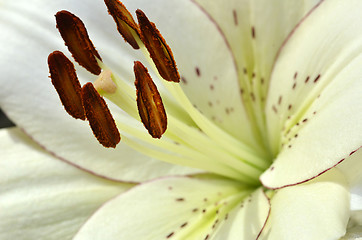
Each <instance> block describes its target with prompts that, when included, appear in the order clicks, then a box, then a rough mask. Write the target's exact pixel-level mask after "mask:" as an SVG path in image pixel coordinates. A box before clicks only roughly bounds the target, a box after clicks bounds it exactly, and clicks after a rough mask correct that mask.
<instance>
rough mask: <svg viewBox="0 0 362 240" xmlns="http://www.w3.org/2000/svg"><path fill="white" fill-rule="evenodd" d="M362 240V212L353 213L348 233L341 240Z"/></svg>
mask: <svg viewBox="0 0 362 240" xmlns="http://www.w3.org/2000/svg"><path fill="white" fill-rule="evenodd" d="M358 239H359V240H360V239H362V210H358V211H352V212H351V217H350V219H349V222H348V226H347V233H346V235H344V236H343V237H342V238H341V240H358Z"/></svg>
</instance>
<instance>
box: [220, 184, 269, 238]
mask: <svg viewBox="0 0 362 240" xmlns="http://www.w3.org/2000/svg"><path fill="white" fill-rule="evenodd" d="M269 211H270V203H269V200H268V198H267V197H266V196H265V194H264V192H263V190H262V189H261V188H259V189H258V190H256V191H255V192H254V193H253V194H252V195H251V196H250V197H248V199H246V200H245V201H244V202H243V203H242V205H241V207H240V208H236V209H234V210H233V211H232V212H230V214H229V217H228V221H226V222H225V224H223V225H222V226H221V227H220V228H219V230H218V232H217V234H216V236H215V237H214V238H213V239H215V240H225V239H228V240H250V239H257V237H258V236H259V233H260V232H261V230H262V229H263V227H264V224H265V222H266V220H267V218H268V216H269Z"/></svg>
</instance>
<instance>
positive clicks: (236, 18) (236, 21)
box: [233, 9, 239, 26]
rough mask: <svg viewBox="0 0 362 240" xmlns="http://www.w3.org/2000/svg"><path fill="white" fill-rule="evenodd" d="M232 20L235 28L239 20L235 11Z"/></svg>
mask: <svg viewBox="0 0 362 240" xmlns="http://www.w3.org/2000/svg"><path fill="white" fill-rule="evenodd" d="M233 18H234V24H235V26H237V25H238V24H239V20H238V13H237V12H236V10H235V9H234V10H233Z"/></svg>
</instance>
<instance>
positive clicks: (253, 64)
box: [194, 0, 319, 137]
mask: <svg viewBox="0 0 362 240" xmlns="http://www.w3.org/2000/svg"><path fill="white" fill-rule="evenodd" d="M194 1H195V2H196V3H198V4H199V5H200V6H201V7H202V8H203V9H204V10H205V11H206V12H207V13H208V14H209V16H210V18H212V19H213V21H215V22H216V24H217V25H218V27H219V29H220V31H221V32H222V34H223V36H224V37H225V38H226V42H227V44H228V46H229V47H230V48H231V50H232V52H233V58H234V59H235V62H236V64H237V71H238V81H239V82H240V87H241V89H242V92H243V96H242V97H243V101H244V104H245V106H246V107H247V109H248V110H249V111H250V112H249V117H250V119H252V121H254V122H256V123H257V125H258V126H259V128H260V130H261V132H260V134H261V135H263V134H265V131H264V116H263V106H264V104H265V99H266V91H267V88H268V85H269V78H270V73H271V70H272V67H273V64H274V60H275V57H276V55H277V52H278V50H279V48H280V47H281V45H282V43H283V42H284V40H285V38H286V37H287V36H288V34H289V33H290V32H291V31H292V29H293V28H294V27H295V26H296V25H297V23H298V22H299V21H300V20H301V19H302V18H303V17H304V16H305V15H306V14H307V13H308V12H309V11H310V10H311V9H312V8H313V7H314V6H316V4H317V3H318V2H319V0H303V1H284V0H277V1H269V0H256V1H255V0H230V1H227V2H225V1H224V0H214V1H209V0H194ZM222 65H223V66H224V67H225V68H227V67H230V66H228V65H227V64H224V63H222ZM239 90H240V89H239ZM252 109H254V111H255V112H254V114H253V113H251V111H252ZM240 125H241V126H243V124H242V123H241V124H240ZM240 125H239V126H240ZM264 137H265V136H264Z"/></svg>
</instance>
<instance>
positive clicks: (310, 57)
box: [261, 1, 362, 188]
mask: <svg viewBox="0 0 362 240" xmlns="http://www.w3.org/2000/svg"><path fill="white" fill-rule="evenodd" d="M352 3H353V4H352ZM336 9H338V11H336ZM360 9H362V2H361V1H351V2H348V3H347V2H340V1H325V2H323V3H322V4H321V5H320V6H319V7H318V8H316V10H315V11H314V12H313V13H312V14H311V15H310V16H309V17H308V18H306V19H305V21H304V22H303V23H302V24H301V25H300V26H299V28H297V30H296V31H295V32H294V34H293V35H292V36H291V38H290V39H289V41H288V42H287V44H286V45H285V46H284V48H283V49H282V51H281V53H280V55H279V59H278V60H277V63H276V66H275V69H274V72H273V75H272V80H271V86H270V91H269V97H268V103H267V109H266V111H267V122H268V129H269V135H270V139H269V140H270V144H271V146H272V147H273V151H274V153H277V152H280V153H279V155H278V156H277V159H276V160H275V162H274V164H273V165H272V167H271V168H269V170H268V171H266V172H265V173H264V174H263V175H262V177H261V180H262V182H263V184H264V185H265V186H267V187H270V188H280V187H283V186H286V185H292V184H296V183H300V182H303V181H306V180H308V179H311V178H313V177H316V176H318V175H319V174H321V173H322V172H324V171H326V170H327V169H329V168H331V167H333V166H335V165H336V164H338V163H339V162H340V161H342V160H343V159H345V158H346V157H348V156H349V154H351V153H352V152H354V151H355V150H357V149H358V148H359V147H361V145H362V141H361V132H362V122H361V119H362V104H361V103H362V95H361V91H362V80H361V70H360V69H361V68H360V66H361V64H362V54H361V50H362V44H361V42H362V35H361V34H359V33H361V32H362V26H361V25H360V24H358V23H359V22H360V21H362V15H361V14H360ZM346 13H348V14H346ZM294 76H297V77H294Z"/></svg>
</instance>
